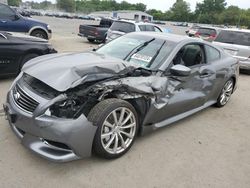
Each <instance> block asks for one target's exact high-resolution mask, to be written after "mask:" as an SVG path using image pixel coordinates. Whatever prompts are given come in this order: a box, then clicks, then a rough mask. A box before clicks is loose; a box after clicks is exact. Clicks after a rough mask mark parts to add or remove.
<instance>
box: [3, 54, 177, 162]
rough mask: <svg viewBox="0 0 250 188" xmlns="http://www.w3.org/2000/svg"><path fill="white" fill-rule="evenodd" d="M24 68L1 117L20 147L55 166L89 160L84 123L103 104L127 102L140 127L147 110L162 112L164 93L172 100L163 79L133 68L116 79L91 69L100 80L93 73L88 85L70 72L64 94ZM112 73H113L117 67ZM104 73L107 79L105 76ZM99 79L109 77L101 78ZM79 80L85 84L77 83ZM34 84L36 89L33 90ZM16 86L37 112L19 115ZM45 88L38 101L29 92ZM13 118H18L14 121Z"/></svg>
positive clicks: (90, 134) (89, 134)
mask: <svg viewBox="0 0 250 188" xmlns="http://www.w3.org/2000/svg"><path fill="white" fill-rule="evenodd" d="M52 56H54V55H52ZM31 63H32V61H31ZM27 67H29V63H28V64H27V65H26V68H24V70H23V72H22V73H21V74H20V75H19V76H18V78H17V79H16V81H15V82H14V83H13V85H12V88H11V89H10V91H9V93H8V97H7V103H6V105H5V111H6V114H7V116H8V119H9V122H10V125H11V127H12V129H13V131H14V132H15V134H16V135H17V136H18V137H19V138H20V139H21V142H22V144H23V145H24V146H25V147H27V148H29V149H30V150H32V151H33V152H35V153H37V154H38V155H40V156H42V157H44V158H46V159H49V160H52V161H56V162H66V161H71V160H75V159H79V158H83V157H88V156H90V155H91V153H92V143H93V139H94V136H95V132H96V129H97V127H96V126H94V125H93V123H92V122H89V121H88V119H87V117H88V113H89V112H90V110H91V109H92V108H93V107H94V106H95V105H96V104H97V103H98V102H100V101H102V100H105V99H108V98H119V99H123V100H127V101H128V102H130V103H131V104H132V105H133V106H134V107H135V109H136V110H137V113H138V115H139V116H140V125H141V127H142V125H144V124H146V123H147V122H143V120H144V117H145V116H146V114H147V112H148V110H149V108H150V107H152V106H154V107H155V108H161V107H162V106H164V105H166V103H167V102H168V100H167V98H165V96H166V95H165V93H166V92H167V91H166V90H169V91H168V92H169V95H171V91H170V90H171V89H170V88H172V87H171V84H170V83H169V79H168V78H167V77H161V76H160V75H157V74H156V73H154V72H152V71H149V70H146V69H142V68H137V67H132V66H129V67H125V66H124V65H123V67H124V68H121V69H119V70H117V72H116V73H114V72H112V71H113V70H109V69H104V68H103V67H102V66H100V67H99V66H96V67H95V69H94V70H99V71H102V74H101V76H100V77H98V73H95V79H94V80H95V81H93V79H87V78H91V76H90V77H88V76H87V75H83V76H82V77H80V78H79V77H78V78H79V79H75V77H76V75H75V74H73V72H74V71H75V70H76V69H74V68H73V70H72V69H71V70H70V72H71V73H72V74H67V76H69V77H72V75H73V77H74V79H73V82H72V85H73V86H72V85H67V87H68V89H66V90H65V91H58V90H55V89H53V87H51V86H50V83H45V82H42V81H40V80H38V79H37V78H35V77H33V76H30V75H29V74H28V73H29V71H27V69H28V68H27ZM114 67H115V69H117V66H114ZM104 70H105V71H109V73H110V72H112V74H105V71H104ZM67 71H68V70H67ZM78 71H79V70H78ZM103 71H104V73H103ZM86 74H87V73H86ZM103 75H108V76H107V77H103ZM64 76H65V75H64ZM83 77H84V78H85V79H82V78H83ZM138 77H139V79H138ZM69 79H72V78H69ZM86 80H88V81H86ZM34 83H36V84H37V83H38V85H35V87H34V88H32V87H33V84H34ZM171 83H172V82H171ZM173 83H174V82H173ZM175 83H176V84H177V83H179V82H178V81H176V82H175ZM39 84H40V85H39ZM16 85H19V86H21V88H22V89H24V90H25V92H27V93H28V94H29V95H30V96H31V97H32V98H34V99H38V101H39V106H38V107H37V108H36V110H35V111H34V112H33V113H32V114H27V113H25V112H23V111H22V110H21V109H20V108H19V106H18V105H16V104H15V101H14V97H13V88H14V87H15V86H16ZM45 85H46V87H50V88H52V90H46V91H47V94H48V96H46V97H48V98H47V99H46V100H45V99H43V100H40V98H44V97H41V95H40V94H39V95H38V93H39V92H40V91H34V90H35V89H36V88H46V87H45ZM64 86H65V85H64ZM167 86H168V87H167ZM173 88H174V87H173ZM50 92H51V93H50ZM41 101H42V102H41ZM13 116H16V117H17V118H16V119H14V120H13V118H12V117H13ZM141 131H143V129H141Z"/></svg>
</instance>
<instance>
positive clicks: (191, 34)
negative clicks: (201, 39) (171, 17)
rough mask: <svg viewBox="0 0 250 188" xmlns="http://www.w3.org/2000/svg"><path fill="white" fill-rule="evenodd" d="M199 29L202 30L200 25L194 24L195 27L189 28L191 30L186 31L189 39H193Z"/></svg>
mask: <svg viewBox="0 0 250 188" xmlns="http://www.w3.org/2000/svg"><path fill="white" fill-rule="evenodd" d="M199 28H200V26H199V25H196V24H194V25H192V27H190V28H189V30H187V31H186V34H187V35H188V36H189V37H193V36H194V35H195V33H196V32H197V31H198V29H199Z"/></svg>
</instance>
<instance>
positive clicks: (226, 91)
mask: <svg viewBox="0 0 250 188" xmlns="http://www.w3.org/2000/svg"><path fill="white" fill-rule="evenodd" d="M233 88H234V80H233V79H232V78H231V79H229V80H228V81H227V82H226V83H225V84H224V86H223V88H222V90H221V93H220V95H219V97H218V99H217V103H216V104H215V106H216V107H219V108H221V107H223V106H225V105H226V104H227V103H228V101H229V100H230V98H231V95H232V93H233Z"/></svg>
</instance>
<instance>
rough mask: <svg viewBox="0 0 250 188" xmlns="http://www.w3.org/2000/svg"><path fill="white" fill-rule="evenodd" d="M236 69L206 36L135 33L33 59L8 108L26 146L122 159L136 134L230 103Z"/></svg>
mask: <svg viewBox="0 0 250 188" xmlns="http://www.w3.org/2000/svg"><path fill="white" fill-rule="evenodd" d="M238 72H239V65H238V61H237V60H236V59H234V58H233V57H231V56H229V55H227V54H226V53H225V52H224V51H223V50H221V49H220V48H217V47H214V46H213V45H212V44H210V43H207V42H204V41H202V40H201V39H194V38H188V37H184V36H183V37H182V36H178V35H172V34H162V33H143V32H142V33H130V34H127V35H124V36H122V37H119V38H118V39H116V40H113V41H111V42H110V43H107V44H106V45H104V46H102V47H100V48H99V49H97V50H94V51H91V52H90V51H89V52H83V53H64V54H52V55H46V56H43V57H38V58H36V59H34V60H31V61H29V62H28V63H27V64H25V66H24V67H23V69H22V72H21V73H20V75H19V76H18V77H17V78H16V80H15V81H14V83H13V85H12V87H11V89H10V91H9V92H8V95H7V102H6V103H5V104H4V109H5V112H6V116H7V118H8V120H9V123H10V126H11V128H12V130H13V131H14V133H15V134H16V135H17V137H19V138H20V140H21V142H22V144H23V145H24V146H25V147H27V148H29V149H30V150H31V151H33V152H35V153H37V154H38V155H40V156H42V157H44V158H47V159H49V160H52V161H59V162H65V161H71V160H75V159H79V158H83V157H86V156H90V155H91V154H92V153H95V154H97V155H98V156H101V157H104V158H109V159H110V158H117V157H120V156H122V155H123V154H125V153H126V152H127V151H128V150H129V149H130V148H131V146H132V144H133V142H134V140H135V138H136V136H137V135H138V134H144V133H145V132H148V131H150V130H154V129H156V128H160V127H163V126H166V125H168V124H170V123H172V122H175V121H177V120H180V119H182V118H185V117H187V116H189V115H191V114H194V113H196V112H198V111H200V110H202V109H204V108H206V107H209V106H211V105H215V106H217V107H223V106H224V105H226V104H227V102H228V101H229V99H230V97H231V94H232V93H233V92H234V90H235V88H236V85H237V78H238Z"/></svg>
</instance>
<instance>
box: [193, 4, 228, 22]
mask: <svg viewBox="0 0 250 188" xmlns="http://www.w3.org/2000/svg"><path fill="white" fill-rule="evenodd" d="M226 5H227V3H226V1H225V0H204V1H203V2H202V3H197V4H196V10H195V13H196V17H197V18H198V20H197V22H202V23H208V24H211V23H216V22H218V20H217V19H216V15H219V14H220V13H222V12H223V11H224V10H225V7H226Z"/></svg>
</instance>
